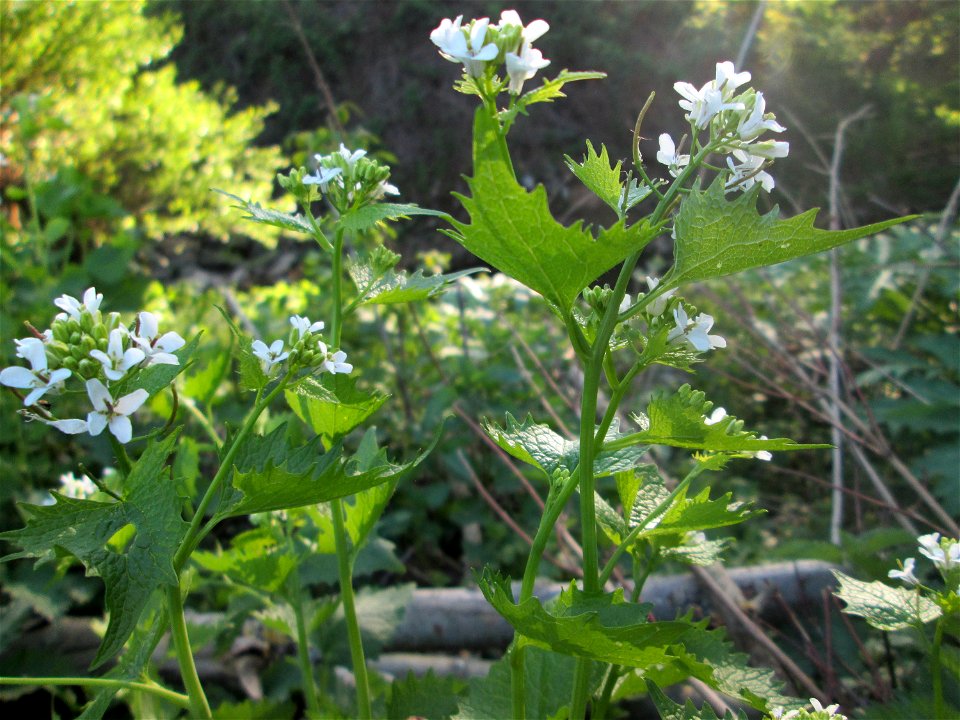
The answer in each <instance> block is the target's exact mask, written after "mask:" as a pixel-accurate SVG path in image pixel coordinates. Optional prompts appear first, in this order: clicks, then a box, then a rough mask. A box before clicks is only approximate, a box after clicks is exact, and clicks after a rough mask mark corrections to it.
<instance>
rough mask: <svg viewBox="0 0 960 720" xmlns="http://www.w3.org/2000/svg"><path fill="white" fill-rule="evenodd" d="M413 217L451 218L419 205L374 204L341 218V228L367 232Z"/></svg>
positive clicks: (353, 231)
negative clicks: (389, 221)
mask: <svg viewBox="0 0 960 720" xmlns="http://www.w3.org/2000/svg"><path fill="white" fill-rule="evenodd" d="M411 215H433V216H434V217H449V215H447V213H445V212H441V211H439V210H429V209H428V208H422V207H419V206H418V205H397V204H394V203H373V204H372V205H364V206H362V207H359V208H357V209H355V210H349V211H347V212H346V213H344V214H343V215H342V216H340V219H339V220H338V221H337V223H338V224H339V226H340V227H341V228H343V229H344V230H346V231H347V232H349V233H359V232H365V231H367V230H369V229H370V228H372V227H376V226H377V225H379V224H380V223H383V222H386V221H388V220H406V219H407V218H409V217H410V216H411Z"/></svg>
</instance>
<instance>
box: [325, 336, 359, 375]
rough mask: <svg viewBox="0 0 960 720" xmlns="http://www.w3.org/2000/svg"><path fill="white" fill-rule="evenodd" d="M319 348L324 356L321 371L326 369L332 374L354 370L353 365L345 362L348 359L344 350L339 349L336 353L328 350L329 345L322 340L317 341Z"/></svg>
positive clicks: (347, 372)
mask: <svg viewBox="0 0 960 720" xmlns="http://www.w3.org/2000/svg"><path fill="white" fill-rule="evenodd" d="M317 348H318V349H319V350H320V354H321V355H323V356H324V360H323V361H322V362H321V363H320V371H321V372H323V371H324V370H326V371H327V372H329V373H331V374H332V375H336V374H337V373H346V374H349V373H351V372H353V365H351V364H350V363H348V362H344V360H346V359H347V354H346V353H345V352H344V351H343V350H337V351H336V352H334V353H332V352H328V351H327V346H326V345H325V344H324V343H322V342H319V343H317Z"/></svg>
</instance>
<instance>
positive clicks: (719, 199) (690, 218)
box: [663, 176, 918, 287]
mask: <svg viewBox="0 0 960 720" xmlns="http://www.w3.org/2000/svg"><path fill="white" fill-rule="evenodd" d="M723 180H724V178H723V176H718V177H717V179H716V180H714V181H713V183H712V184H711V185H710V187H708V188H707V189H706V190H705V191H702V190H700V188H699V186H695V187H694V188H693V189H692V190H691V191H690V194H689V195H688V196H687V197H686V198H685V199H684V201H683V204H682V205H681V206H680V212H679V213H678V214H677V217H676V222H675V225H674V229H675V236H676V244H675V247H674V265H673V268H672V269H671V270H670V272H668V273H667V275H665V276H664V278H663V282H664V284H665V285H668V286H671V287H675V286H679V285H686V284H687V283H691V282H697V281H699V280H709V279H711V278H717V277H723V276H724V275H731V274H733V273H738V272H740V271H742V270H747V269H749V268H757V267H765V266H767V265H776V264H777V263H782V262H784V261H786V260H792V259H793V258H797V257H802V256H804V255H812V254H814V253H818V252H823V251H824V250H829V249H831V248H835V247H838V246H839V245H843V244H844V243H848V242H850V241H851V240H856V239H858V238H862V237H866V236H867V235H874V234H876V233H878V232H880V231H881V230H886V229H887V228H889V227H893V226H894V225H898V224H900V223H903V222H907V221H909V220H913V219H914V218H916V217H918V216H917V215H910V216H907V217H902V218H894V219H893V220H886V221H884V222H879V223H874V224H873V225H865V226H864V227H859V228H851V229H850V230H837V231H833V230H820V229H819V228H815V227H814V226H813V221H814V220H815V219H816V217H817V213H818V212H819V210H816V209H813V210H808V211H807V212H805V213H802V214H800V215H797V216H796V217H793V218H790V219H787V220H781V219H780V210H779V208H774V209H773V210H771V211H770V212H768V213H767V214H766V215H760V214H759V213H758V212H757V196H758V194H759V192H760V185H759V184H757V185H755V186H754V187H753V188H752V189H751V190H748V191H747V192H745V193H742V194H738V195H736V196H734V197H733V199H731V200H728V199H727V197H726V195H725V193H724V187H723Z"/></svg>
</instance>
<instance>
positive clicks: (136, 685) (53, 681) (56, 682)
mask: <svg viewBox="0 0 960 720" xmlns="http://www.w3.org/2000/svg"><path fill="white" fill-rule="evenodd" d="M0 685H37V686H51V685H52V686H61V685H79V686H81V687H102V688H118V689H122V690H137V691H139V692H145V693H149V694H150V695H156V696H157V697H159V698H161V699H163V700H166V701H167V702H169V703H173V704H174V705H177V706H179V707H182V708H184V709H185V710H189V709H190V707H191V706H190V698H189V697H187V696H186V695H183V694H182V693H178V692H174V691H173V690H167V688H165V687H162V686H160V685H157V684H156V683H152V682H135V681H133V680H116V679H114V678H88V677H0Z"/></svg>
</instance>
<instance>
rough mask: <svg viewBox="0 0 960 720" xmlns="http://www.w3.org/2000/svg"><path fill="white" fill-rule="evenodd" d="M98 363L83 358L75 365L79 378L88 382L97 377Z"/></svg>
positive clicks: (98, 372)
mask: <svg viewBox="0 0 960 720" xmlns="http://www.w3.org/2000/svg"><path fill="white" fill-rule="evenodd" d="M100 369H101V366H100V363H98V362H96V361H95V360H90V359H89V358H84V359H83V360H81V361H80V362H79V363H77V372H78V373H79V374H80V376H81V377H84V378H86V379H88V380H90V379H91V378H95V377H97V375H99V374H100Z"/></svg>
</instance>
